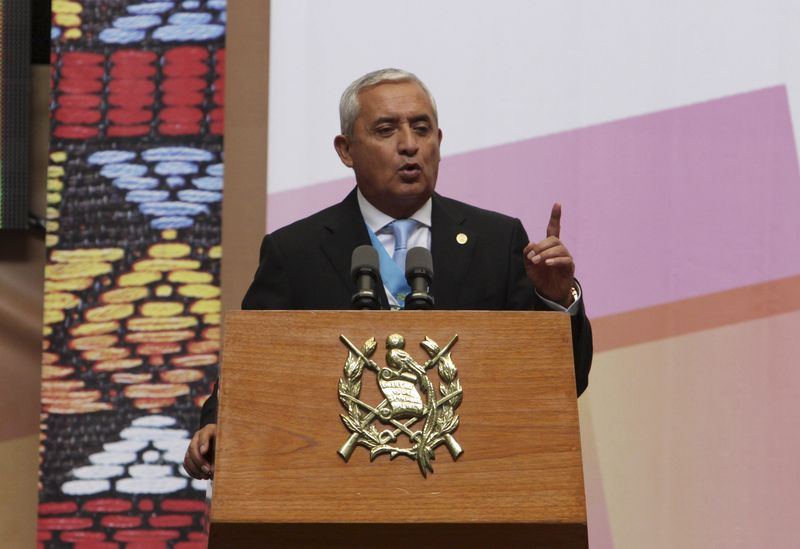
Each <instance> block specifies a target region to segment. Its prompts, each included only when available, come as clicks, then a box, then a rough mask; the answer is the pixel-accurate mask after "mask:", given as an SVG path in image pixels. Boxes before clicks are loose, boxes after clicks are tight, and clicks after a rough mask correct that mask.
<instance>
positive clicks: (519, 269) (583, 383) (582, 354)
mask: <svg viewBox="0 0 800 549" xmlns="http://www.w3.org/2000/svg"><path fill="white" fill-rule="evenodd" d="M528 242H529V240H528V235H527V233H526V232H525V228H524V227H523V226H522V223H521V222H520V221H519V220H518V219H515V220H514V230H513V236H512V239H511V254H510V255H511V268H510V270H509V281H508V288H509V295H508V298H507V299H508V301H507V308H508V309H528V310H529V309H533V310H536V311H550V310H551V309H550V308H549V307H548V306H547V304H545V303H544V302H543V301H542V300H541V299H540V298H539V296H538V295H537V294H536V292H535V291H533V286H531V283H530V279H529V278H528V275H527V273H526V272H525V258H524V257H523V255H522V251H523V249H524V248H525V246H527V244H528ZM571 323H572V354H573V358H574V361H575V389H576V392H577V394H578V396H580V395H581V393H583V392H584V391H585V390H586V387H587V386H588V385H589V370H590V369H591V367H592V326H591V324H589V319H588V318H587V317H586V311H585V309H584V306H583V299H581V303H580V305H579V309H578V311H577V313H576V314H575V315H573V316H572V317H571Z"/></svg>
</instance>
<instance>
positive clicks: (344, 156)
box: [333, 135, 353, 168]
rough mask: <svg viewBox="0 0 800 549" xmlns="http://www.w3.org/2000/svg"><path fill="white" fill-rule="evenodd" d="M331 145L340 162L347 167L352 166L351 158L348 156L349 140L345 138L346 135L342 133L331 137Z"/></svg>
mask: <svg viewBox="0 0 800 549" xmlns="http://www.w3.org/2000/svg"><path fill="white" fill-rule="evenodd" d="M333 147H334V148H335V149H336V154H338V155H339V159H340V160H341V161H342V164H344V165H345V166H347V167H348V168H352V167H353V158H352V157H351V156H350V141H348V140H347V137H345V136H344V135H337V136H336V137H335V138H334V139H333Z"/></svg>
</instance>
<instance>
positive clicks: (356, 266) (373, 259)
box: [350, 245, 381, 278]
mask: <svg viewBox="0 0 800 549" xmlns="http://www.w3.org/2000/svg"><path fill="white" fill-rule="evenodd" d="M380 270H381V268H380V260H379V259H378V252H377V250H375V248H373V247H372V246H367V245H364V246H359V247H358V248H356V249H355V250H353V259H352V261H351V263H350V275H351V276H352V277H353V278H355V277H357V276H359V275H361V274H363V273H364V272H365V271H366V272H369V273H372V274H373V275H376V274H377V273H378V272H380Z"/></svg>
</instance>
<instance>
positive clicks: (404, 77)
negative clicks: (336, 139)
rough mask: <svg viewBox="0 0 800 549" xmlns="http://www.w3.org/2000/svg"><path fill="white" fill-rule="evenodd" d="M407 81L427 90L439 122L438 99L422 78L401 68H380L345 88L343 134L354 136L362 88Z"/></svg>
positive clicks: (341, 118) (341, 108) (341, 112)
mask: <svg viewBox="0 0 800 549" xmlns="http://www.w3.org/2000/svg"><path fill="white" fill-rule="evenodd" d="M406 81H410V82H416V83H417V84H419V87H420V88H422V91H424V92H425V95H427V96H428V99H429V100H430V102H431V108H432V109H433V118H434V120H435V121H436V122H437V123H438V122H439V114H438V112H437V111H436V101H435V100H434V99H433V94H432V93H431V91H430V90H429V89H428V87H427V86H426V85H425V84H424V83H423V82H422V80H420V79H419V78H417V75H415V74H414V73H411V72H408V71H404V70H401V69H380V70H377V71H372V72H370V73H367V74H365V75H364V76H362V77H361V78H359V79H357V80H355V81H354V82H353V83H352V84H350V85H349V86H347V89H346V90H344V93H343V94H342V98H341V99H340V100H339V122H340V124H341V131H342V135H345V136H347V137H352V136H353V126H354V125H355V123H356V118H358V111H359V104H358V94H359V93H361V90H363V89H364V88H368V87H370V86H376V85H378V84H382V83H384V82H406Z"/></svg>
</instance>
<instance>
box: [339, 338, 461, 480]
mask: <svg viewBox="0 0 800 549" xmlns="http://www.w3.org/2000/svg"><path fill="white" fill-rule="evenodd" d="M457 338H458V336H455V337H454V338H453V340H452V341H451V342H450V343H449V344H448V345H447V347H446V348H445V349H444V350H443V349H442V348H441V347H440V346H439V345H438V344H437V343H436V342H435V341H434V340H432V339H430V338H429V337H426V338H425V339H424V340H423V341H422V342H421V343H420V346H421V347H422V348H423V349H424V350H425V352H426V353H427V354H428V355H429V356H430V360H428V361H427V362H426V363H425V364H424V365H419V364H416V363H415V362H414V363H413V365H412V368H413V369H414V370H415V371H416V372H417V374H418V381H419V385H420V387H421V389H422V390H423V392H424V393H425V395H426V397H427V403H426V404H425V408H424V411H423V414H422V416H421V417H414V418H411V419H409V420H407V421H405V422H401V421H398V420H396V419H393V418H391V417H390V416H389V415H388V414H383V413H382V412H385V411H386V410H385V409H383V408H381V406H382V405H385V404H386V401H384V402H383V403H381V405H378V407H376V408H372V407H370V406H369V405H366V404H364V403H362V402H361V401H360V400H358V399H359V397H360V394H361V385H362V376H363V373H364V368H365V367H366V368H369V369H371V370H373V371H375V372H376V373H378V371H379V368H378V366H377V364H376V363H375V362H374V361H373V360H372V359H371V357H372V355H373V354H374V353H375V350H376V349H377V342H376V340H375V338H374V337H372V338H370V339H368V340H367V341H366V342H365V343H364V345H363V346H362V347H361V348H360V349H357V348H356V347H355V346H354V345H353V344H352V343H350V342H349V340H347V338H345V337H344V336H341V337H340V339H342V341H343V343H345V342H346V345H347V346H348V348H349V350H348V355H347V359H346V360H345V363H344V375H343V376H342V377H341V378H340V379H339V401H340V402H341V404H342V407H343V408H344V409H345V411H346V413H345V414H341V416H340V417H341V420H342V422H343V423H344V425H345V427H346V428H347V429H348V430H349V431H350V433H351V436H350V438H349V439H348V440H347V441H346V442H345V444H344V445H343V446H342V448H341V449H340V450H339V454H340V455H341V456H342V457H343V458H344V459H345V460H347V459H349V457H350V454H351V453H352V451H353V448H354V447H355V446H363V447H365V448H367V449H368V450H369V452H370V460H374V459H375V458H376V457H378V456H380V455H382V454H388V455H389V458H390V459H394V458H396V457H397V456H406V457H408V458H410V459H412V460H416V461H417V463H418V465H419V468H420V472H421V473H422V475H423V476H427V473H428V472H429V471H431V472H432V471H433V466H432V464H431V461H432V460H433V459H435V454H434V450H435V449H436V448H437V447H438V446H440V445H442V444H444V445H446V447H447V449H448V450H449V451H450V454H451V455H452V456H453V459H457V458H458V457H459V456H460V455H461V453H462V452H463V450H462V449H461V446H459V444H458V442H456V440H455V438H454V437H453V436H452V433H453V432H454V431H455V430H456V429H457V428H458V425H459V417H458V415H457V414H456V413H455V410H456V408H458V406H459V405H460V404H461V400H462V389H461V382H460V380H459V379H458V369H457V368H456V365H455V363H454V362H453V360H452V358H451V356H450V348H451V347H452V345H453V344H454V343H455V341H457ZM406 356H407V355H406ZM409 360H412V362H413V359H410V357H409ZM433 366H436V367H437V371H438V373H439V378H440V382H439V395H441V398H437V394H436V391H435V388H434V386H433V383H432V382H431V381H430V379H429V378H428V376H427V375H426V374H425V371H426V370H427V369H428V368H432V367H433ZM365 408H368V410H365ZM369 410H371V411H369ZM422 419H424V420H425V423H424V425H423V427H422V430H420V431H412V430H411V428H412V427H413V426H414V424H416V423H417V422H418V421H420V420H422ZM376 420H377V421H378V422H380V423H384V424H388V425H387V427H389V426H391V427H394V429H389V428H387V429H385V430H383V431H379V430H378V428H377V427H376V425H375V421H376ZM380 423H379V424H380ZM401 434H406V435H408V438H409V439H410V442H411V446H409V447H399V446H395V445H393V444H392V443H394V442H395V441H396V440H398V437H399V435H401Z"/></svg>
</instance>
